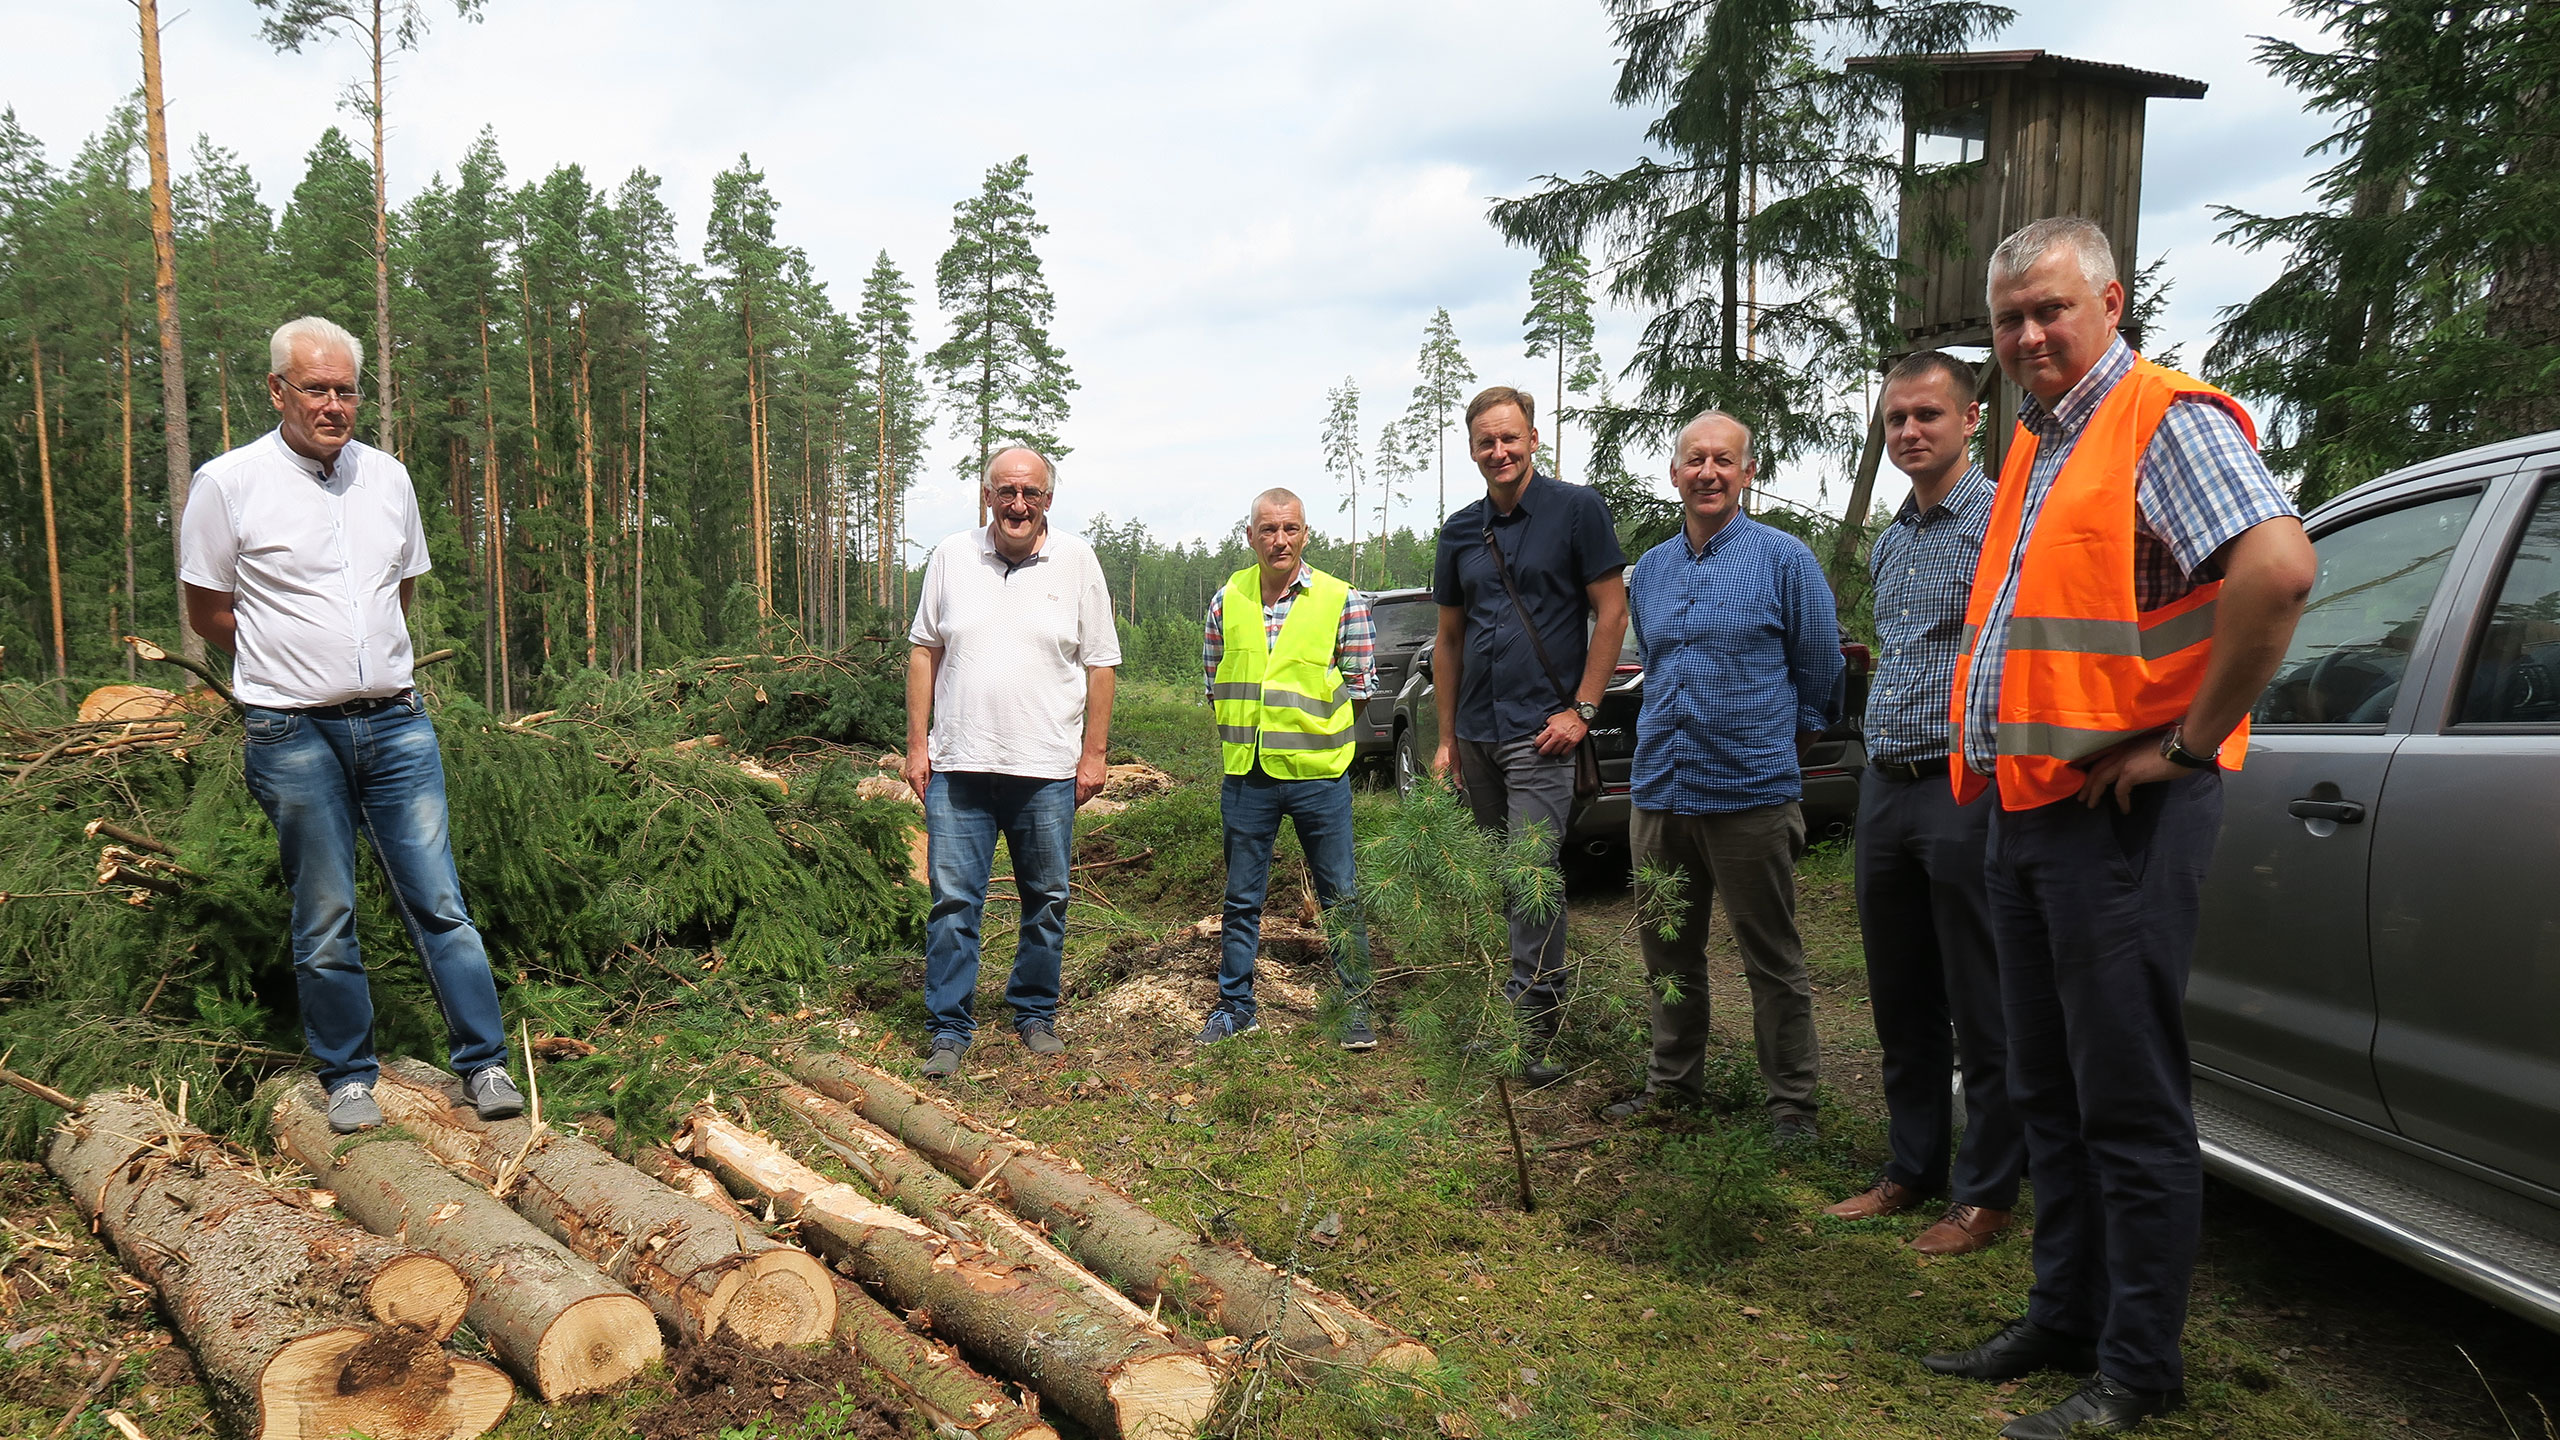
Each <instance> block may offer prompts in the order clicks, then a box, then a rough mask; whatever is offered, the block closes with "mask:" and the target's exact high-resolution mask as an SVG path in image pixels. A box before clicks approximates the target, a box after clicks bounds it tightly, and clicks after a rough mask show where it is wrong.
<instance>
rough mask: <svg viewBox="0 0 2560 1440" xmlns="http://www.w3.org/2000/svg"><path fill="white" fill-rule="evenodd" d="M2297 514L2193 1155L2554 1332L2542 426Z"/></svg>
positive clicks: (2555, 679) (2557, 898)
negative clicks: (2305, 552)
mask: <svg viewBox="0 0 2560 1440" xmlns="http://www.w3.org/2000/svg"><path fill="white" fill-rule="evenodd" d="M2306 523H2307V524H2308V526H2309V528H2310V531H2311V535H2312V539H2313V541H2314V543H2315V545H2316V546H2317V548H2318V551H2319V556H2320V571H2319V580H2318V583H2317V584H2316V586H2315V587H2314V589H2313V591H2312V595H2311V600H2310V604H2309V607H2308V608H2307V609H2306V610H2305V612H2304V614H2303V617H2302V623H2301V625H2300V627H2299V628H2298V629H2297V630H2296V631H2295V633H2294V638H2293V643H2292V646H2291V648H2290V649H2289V650H2288V652H2287V653H2286V655H2285V658H2284V661H2283V663H2282V664H2281V666H2279V668H2278V670H2277V672H2276V677H2275V680H2274V682H2273V683H2272V684H2271V685H2270V686H2269V687H2268V690H2267V693H2266V695H2265V697H2264V698H2263V700H2262V701H2261V702H2260V703H2259V705H2258V708H2257V710H2256V711H2255V713H2254V717H2253V719H2254V726H2255V729H2254V734H2253V735H2252V737H2251V740H2250V744H2249V754H2248V760H2247V763H2246V765H2245V767H2244V768H2242V769H2241V770H2239V771H2238V772H2236V773H2233V774H2230V775H2228V776H2226V777H2225V789H2224V819H2223V831H2222V840H2221V844H2220V846H2219V847H2218V848H2217V849H2216V851H2215V853H2214V864H2213V871H2212V874H2211V877H2210V878H2209V880H2208V881H2207V883H2206V886H2205V892H2204V916H2203V927H2202V931H2201V937H2200V941H2199V944H2198V947H2197V952H2196V958H2195V969H2194V975H2193V979H2192V982H2191V983H2190V985H2189V987H2188V991H2187V1027H2188V1034H2189V1037H2190V1040H2191V1042H2192V1046H2193V1056H2194V1062H2195V1077H2196V1119H2197V1124H2198V1128H2199V1129H2200V1131H2201V1132H2202V1137H2203V1142H2204V1154H2205V1163H2206V1166H2207V1168H2208V1169H2209V1170H2210V1171H2212V1172H2213V1173H2215V1174H2217V1175H2220V1176H2221V1177H2223V1178H2224V1179H2226V1180H2229V1181H2231V1182H2233V1183H2235V1184H2238V1185H2240V1186H2242V1187H2243V1188H2246V1189H2249V1190H2253V1191H2256V1192H2258V1193H2260V1194H2262V1195H2265V1196H2267V1197H2269V1198H2271V1199H2273V1200H2275V1201H2277V1202H2279V1203H2281V1204H2285V1205H2288V1206H2291V1207H2293V1208H2295V1209H2298V1210H2300V1211H2302V1212H2303V1213H2305V1214H2307V1215H2309V1216H2311V1217H2312V1218H2314V1219H2316V1220H2319V1221H2321V1222H2323V1223H2325V1224H2327V1225H2329V1226H2331V1227H2333V1228H2335V1229H2337V1230H2339V1231H2342V1232H2344V1233H2346V1234H2348V1235H2350V1236H2353V1237H2355V1238H2357V1239H2359V1240H2363V1241H2365V1242H2367V1243H2370V1244H2372V1245H2374V1246H2375V1247H2377V1248H2379V1249H2382V1250H2385V1251H2387V1252H2389V1253H2391V1254H2394V1255H2396V1256H2399V1257H2400V1258H2402V1259H2404V1260H2406V1261H2408V1262H2410V1263H2411V1264H2414V1265H2417V1266H2419V1267H2421V1268H2423V1269H2426V1270H2429V1271H2432V1272H2434V1273H2436V1274H2438V1275H2440V1276H2442V1277H2443V1278H2445V1279H2447V1280H2450V1281H2451V1282H2453V1283H2454V1284H2456V1285H2459V1286H2461V1287H2462V1288H2464V1289H2467V1290H2470V1291H2472V1292H2473V1293H2476V1294H2478V1295H2480V1296H2482V1297H2484V1298H2486V1299H2488V1300H2491V1301H2493V1302H2495V1303H2497V1304H2500V1305H2503V1306H2506V1307H2508V1308H2510V1309H2513V1310H2515V1311H2518V1312H2520V1313H2522V1314H2524V1315H2526V1316H2528V1317H2530V1318H2532V1319H2534V1320H2537V1321H2539V1322H2540V1323H2542V1324H2544V1325H2547V1326H2551V1327H2553V1328H2555V1329H2560V432H2555V433H2552V434H2546V435H2541V436H2537V437H2534V438H2532V439H2528V440H2518V441H2510V442H2506V443H2503V444H2499V445H2493V446H2488V447H2484V448H2482V449H2478V450H2473V451H2470V452H2467V453H2465V454H2461V455H2455V456H2450V457H2447V458H2445V459H2442V460H2435V461H2430V462H2428V463H2426V464H2423V465H2419V466H2415V467H2413V468H2411V469H2408V470H2405V471H2401V472H2399V473H2397V474H2394V475H2390V476H2386V477H2384V478H2382V479H2380V480H2376V481H2374V482H2373V483H2371V484H2369V485H2366V486H2364V487H2362V488H2360V489H2358V490H2356V491H2354V492H2353V493H2351V494H2349V495H2346V496H2343V497H2341V498H2340V499H2338V500H2335V501H2332V502H2331V503H2329V504H2327V505H2324V506H2322V507H2321V508H2320V509H2319V510H2317V511H2316V512H2314V513H2313V514H2312V515H2311V516H2310V517H2309V518H2308V520H2307V522H2306Z"/></svg>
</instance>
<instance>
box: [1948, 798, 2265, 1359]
mask: <svg viewBox="0 0 2560 1440" xmlns="http://www.w3.org/2000/svg"><path fill="white" fill-rule="evenodd" d="M2133 793H2134V808H2133V813H2131V814H2129V815H2128V814H2125V813H2123V812H2122V811H2119V810H2118V809H2117V808H2116V806H2115V803H2114V801H2113V800H2112V799H2110V800H2108V801H2106V802H2104V803H2102V804H2101V805H2099V806H2098V807H2097V808H2095V809H2091V808H2088V807H2085V806H2083V805H2081V804H2080V802H2079V801H2078V800H2076V799H2071V800H2061V801H2057V802H2055V803H2053V804H2051V805H2042V806H2038V807H2037V808H2035V809H2032V810H2017V811H2000V812H1998V813H1996V814H1994V815H1993V816H1992V819H1991V844H1990V856H1989V865H1988V868H1987V874H1988V875H1989V878H1990V883H1991V924H1992V933H1993V935H1994V937H1995V939H1996V942H1997V944H1998V946H1999V949H2000V995H2001V1000H2002V1005H2003V1009H2004V1011H2005V1013H2006V1015H2007V1018H2008V1022H2009V1099H2010V1103H2011V1104H2013V1105H2015V1106H2016V1107H2017V1109H2018V1114H2019V1117H2020V1118H2021V1119H2022V1120H2023V1121H2024V1122H2025V1124H2026V1131H2027V1178H2028V1179H2029V1180H2031V1181H2033V1182H2034V1184H2035V1187H2036V1231H2035V1267H2036V1283H2035V1289H2034V1290H2033V1291H2032V1292H2031V1293H2030V1294H2029V1295H2028V1297H2027V1318H2028V1319H2030V1320H2033V1321H2034V1322H2036V1323H2037V1324H2039V1325H2042V1326H2045V1327H2046V1328H2048V1329H2052V1330H2058V1331H2060V1332H2062V1333H2064V1334H2066V1335H2077V1336H2085V1337H2093V1338H2095V1339H2096V1341H2097V1342H2098V1368H2099V1369H2101V1370H2103V1371H2104V1372H2105V1373H2106V1374H2108V1375H2110V1376H2112V1377H2114V1378H2115V1379H2116V1380H2119V1381H2121V1382H2123V1383H2124V1384H2127V1385H2132V1386H2135V1387H2137V1388H2140V1389H2144V1390H2166V1389H2172V1388H2175V1387H2177V1386H2179V1385H2180V1384H2182V1383H2183V1380H2184V1374H2185V1371H2184V1366H2183V1363H2182V1361H2181V1358H2180V1356H2179V1353H2178V1336H2179V1333H2180V1332H2181V1331H2182V1330H2184V1329H2185V1328H2186V1321H2187V1285H2188V1281H2189V1278H2190V1276H2191V1275H2192V1274H2193V1272H2194V1270H2195V1262H2196V1244H2197V1240H2198V1238H2199V1234H2200V1231H2201V1229H2202V1226H2203V1220H2204V1170H2203V1165H2202V1163H2201V1159H2200V1157H2199V1156H2198V1154H2197V1150H2196V1120H2195V1109H2194V1104H2193V1100H2192V1097H2191V1093H2190V1089H2189V1074H2188V1070H2187V1030H2186V1016H2185V1010H2184V1006H2185V1001H2186V993H2187V968H2188V965H2189V963H2190V962H2191V961H2192V960H2193V959H2194V955H2195V940H2196V916H2197V896H2198V894H2199V892H2201V891H2202V890H2203V888H2204V877H2205V869H2206V867H2207V865H2208V864H2209V863H2210V862H2211V860H2212V858H2213V843H2214V839H2215V836H2216V835H2217V834H2218V833H2219V832H2220V830H2221V826H2222V776H2221V775H2220V773H2219V772H2216V771H2210V770H2207V771H2200V772H2198V773H2196V774H2194V775H2189V776H2183V777H2180V778H2179V779H2175V780H2167V781H2162V782H2160V783H2158V784H2154V785H2145V786H2142V787H2141V788H2139V789H2137V790H2135V791H2134V792H2133Z"/></svg>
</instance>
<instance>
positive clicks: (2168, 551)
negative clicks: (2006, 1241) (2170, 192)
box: [1922, 217, 2318, 1440]
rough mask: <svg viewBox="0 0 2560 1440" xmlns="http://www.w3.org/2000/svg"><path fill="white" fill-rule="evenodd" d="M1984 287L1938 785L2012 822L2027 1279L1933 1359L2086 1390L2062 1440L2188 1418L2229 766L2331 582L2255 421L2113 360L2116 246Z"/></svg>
mask: <svg viewBox="0 0 2560 1440" xmlns="http://www.w3.org/2000/svg"><path fill="white" fill-rule="evenodd" d="M1990 268H1991V274H1990V285H1989V290H1990V297H1989V298H1990V302H1991V306H1990V308H1991V339H1992V349H1993V351H1994V352H1995V353H1996V354H1998V356H1999V358H2000V366H2001V368H2002V369H2003V370H2005V371H2006V372H2007V373H2008V376H2009V378H2010V379H2011V380H2012V381H2014V382H2016V384H2017V385H2018V387H2019V388H2020V389H2022V390H2024V391H2026V392H2027V393H2026V399H2025V400H2024V401H2023V402H2021V404H2020V406H2019V412H2018V431H2017V438H2016V441H2015V443H2013V444H2012V446H2011V447H2010V450H2009V456H2008V460H2007V462H2006V463H2005V465H2004V466H2003V469H2002V473H2001V476H2000V485H1999V489H1998V490H1997V491H1996V492H1995V496H1994V499H1993V502H1992V508H1991V515H1990V519H1989V522H1988V525H1987V528H1986V530H1985V532H1984V536H1983V542H1982V555H1981V559H1980V561H1979V563H1978V567H1977V568H1976V570H1975V572H1974V578H1973V587H1972V595H1971V599H1970V601H1969V602H1968V603H1967V605H1966V607H1965V626H1964V632H1963V635H1964V639H1963V644H1962V648H1960V649H1959V651H1958V653H1957V657H1956V670H1955V677H1954V684H1953V691H1952V699H1951V706H1950V715H1949V718H1950V720H1951V721H1952V722H1953V726H1954V731H1955V734H1954V743H1953V746H1952V755H1953V757H1954V761H1955V763H1952V764H1951V765H1950V767H1949V770H1948V774H1949V776H1950V779H1951V781H1952V783H1953V786H1954V789H1955V794H1956V798H1957V800H1958V801H1960V802H1961V801H1965V800H1969V799H1971V798H1972V797H1973V796H1975V795H1978V794H1981V793H1983V792H1984V791H1985V790H1986V789H1989V790H1991V791H1993V792H1994V793H1995V794H1996V795H1997V796H1998V799H1999V805H1998V808H1997V809H1995V810H1993V811H1992V814H1991V830H1990V838H1989V840H1988V842H1987V854H1986V861H1985V864H1986V879H1987V881H1988V886H1989V892H1990V897H1991V931H1992V944H1993V947H1994V949H1995V950H1996V951H1997V953H1998V957H1999V964H2000V998H2001V1009H2002V1012H2003V1018H2004V1020H2005V1023H2006V1026H2007V1030H2008V1042H2009V1076H2008V1078H2009V1099H2010V1103H2011V1104H2012V1105H2013V1106H2014V1107H2015V1108H2016V1110H2017V1113H2018V1117H2019V1119H2020V1121H2021V1122H2022V1123H2023V1124H2024V1126H2025V1129H2026V1138H2027V1176H2028V1178H2029V1180H2031V1181H2032V1182H2033V1183H2034V1185H2035V1192H2036V1225H2035V1269H2036V1281H2035V1287H2034V1289H2032V1290H2031V1291H2029V1292H2028V1295H2027V1313H2026V1315H2025V1317H2024V1318H2022V1319H2020V1320H2017V1321H2014V1322H2012V1323H2011V1324H2010V1325H2008V1326H2007V1327H2006V1328H2004V1329H2002V1330H2001V1331H2000V1333H1999V1334H1997V1335H1994V1336H1992V1337H1991V1338H1990V1339H1988V1340H1986V1341H1984V1342H1983V1343H1982V1344H1980V1345H1978V1346H1975V1347H1974V1348H1973V1349H1970V1350H1965V1351H1961V1352H1957V1353H1953V1354H1944V1355H1930V1356H1926V1357H1924V1359H1923V1361H1922V1363H1923V1364H1925V1365H1927V1366H1928V1367H1929V1368H1930V1369H1932V1370H1936V1371H1938V1372H1940V1373H1941V1374H1949V1375H1963V1376H1967V1377H1970V1378H1973V1379H1977V1380H1995V1381H1996V1380H2014V1379H2016V1378H2018V1377H2019V1376H2022V1375H2025V1374H2027V1373H2028V1372H2030V1371H2033V1370H2040V1369H2056V1370H2063V1371H2067V1372H2071V1373H2075V1374H2082V1375H2089V1377H2090V1378H2089V1380H2088V1382H2087V1383H2086V1384H2084V1385H2083V1386H2081V1388H2080V1390H2079V1391H2078V1392H2077V1393H2076V1394H2074V1395H2072V1396H2071V1398H2070V1399H2068V1400H2065V1401H2063V1402H2062V1403H2061V1404H2060V1405H2057V1406H2055V1407H2053V1408H2052V1409H2049V1410H2044V1411H2040V1412H2038V1413H2036V1414H2033V1415H2024V1416H2020V1417H2019V1418H2018V1419H2016V1420H2013V1421H2011V1422H2009V1424H2008V1426H2007V1427H2006V1428H2004V1429H2003V1430H2002V1431H2001V1432H2000V1433H2001V1434H2002V1435H2004V1436H2007V1437H2010V1440H2058V1437H2060V1436H2063V1435H2065V1434H2070V1433H2076V1432H2078V1431H2081V1430H2088V1431H2092V1432H2097V1433H2111V1432H2114V1431H2119V1430H2125V1429H2130V1428H2132V1427H2133V1426H2135V1425H2139V1424H2141V1423H2142V1422H2143V1421H2144V1420H2146V1419H2148V1418H2150V1417H2152V1416H2154V1415H2159V1414H2163V1413H2165V1412H2168V1411H2171V1410H2175V1409H2177V1408H2178V1407H2179V1406H2181V1405H2182V1404H2184V1403H2185V1394H2184V1388H2183V1387H2184V1383H2185V1375H2184V1366H2183V1363H2182V1358H2181V1356H2180V1354H2179V1335H2180V1333H2181V1332H2182V1331H2183V1330H2184V1329H2185V1326H2186V1314H2187V1287H2188V1284H2189V1281H2190V1279H2191V1277H2192V1275H2193V1273H2194V1270H2195V1259H2196V1246H2197V1242H2198V1240H2199V1238H2200V1236H2201V1232H2202V1227H2203V1218H2204V1216H2203V1211H2204V1177H2203V1167H2202V1163H2201V1157H2200V1155H2199V1153H2198V1149H2197V1142H2196V1123H2195V1110H2194V1104H2193V1101H2192V1099H2191V1096H2190V1092H2189V1085H2190V1075H2189V1070H2188V1060H2187V1034H2186V1025H2185V1016H2184V1011H2183V1002H2184V999H2185V996H2186V989H2187V969H2188V964H2189V962H2190V960H2192V958H2193V957H2194V953H2195V939H2196V922H2197V916H2198V899H2199V894H2200V892H2201V890H2202V889H2203V885H2204V876H2205V871H2206V869H2207V868H2208V866H2209V865H2210V863H2211V861H2212V858H2213V845H2214V841H2215V838H2216V837H2217V836H2218V835H2219V833H2220V831H2221V825H2222V767H2224V766H2226V765H2228V766H2232V767H2235V768H2236V767H2237V766H2238V765H2239V764H2240V761H2241V756H2242V755H2243V753H2244V752H2245V751H2246V750H2247V748H2248V728H2247V721H2248V716H2249V710H2250V707H2251V706H2253V705H2254V704H2256V703H2257V699H2258V695H2259V692H2260V691H2261V690H2263V689H2265V688H2266V683H2267V678H2268V677H2269V676H2270V675H2272V674H2274V673H2275V667H2276V664H2277V662H2278V661H2279V660H2280V659H2282V658H2283V655H2284V649H2285V643H2286V641H2287V640H2288V639H2290V638H2291V636H2292V634H2293V626H2294V622H2295V621H2296V620H2297V619H2298V618H2300V616H2301V614H2302V606H2303V602H2304V600H2305V599H2306V598H2307V597H2308V596H2309V594H2310V592H2311V585H2312V582H2313V580H2314V579H2315V578H2316V576H2317V570H2318V562H2317V559H2316V557H2315V556H2314V555H2313V553H2312V549H2311V543H2310V541H2309V540H2308V539H2307V538H2305V537H2304V535H2303V532H2302V522H2301V521H2300V520H2299V519H2297V518H2296V517H2295V515H2294V510H2293V504H2292V502H2291V501H2290V500H2288V499H2287V498H2286V497H2285V494H2284V491H2283V490H2282V489H2281V488H2279V487H2278V486H2277V485H2276V483H2275V481H2274V480H2273V479H2271V478H2270V477H2269V476H2268V474H2267V470H2266V467H2265V466H2264V465H2263V464H2261V463H2260V462H2259V459H2258V451H2257V437H2256V433H2255V431H2254V429H2253V428H2252V425H2251V422H2250V420H2249V415H2248V412H2247V411H2245V410H2243V409H2242V408H2241V407H2240V405H2239V402H2237V401H2235V400H2233V399H2232V398H2231V397H2230V396H2228V395H2225V394H2223V393H2222V392H2221V391H2219V390H2216V389H2214V388H2213V387H2212V386H2210V385H2207V384H2205V383H2204V382H2203V381H2201V380H2196V379H2192V378H2190V377H2188V376H2185V375H2181V374H2179V373H2177V372H2176V371H2174V370H2168V369H2164V368H2162V367H2161V366H2159V365H2155V364H2153V363H2152V362H2150V361H2148V360H2145V359H2143V358H2142V357H2140V356H2138V355H2136V354H2134V352H2133V350H2132V348H2131V347H2130V346H2128V345H2126V344H2125V342H2124V341H2123V339H2122V338H2120V337H2119V336H2118V335H2117V334H2116V327H2117V325H2118V324H2119V323H2120V322H2121V321H2122V320H2123V318H2124V286H2123V285H2122V284H2121V283H2120V282H2119V281H2118V279H2117V276H2116V259H2115V250H2114V247H2113V245H2111V244H2110V243H2109V242H2108V240H2107V237H2106V235H2105V233H2104V232H2102V231H2101V230H2099V228H2098V227H2097V226H2096V225H2094V224H2091V223H2090V222H2089V221H2087V220H2082V219H2079V218H2076V217H2066V218H2058V219H2049V220H2038V221H2035V222H2034V223H2032V224H2030V225H2027V226H2026V227H2024V228H2023V229H2021V230H2019V231H2018V232H2017V233H2016V234H2014V235H2011V236H2010V237H2009V238H2008V239H2006V240H2004V241H2002V242H2001V243H2000V247H1999V248H1998V249H1997V250H1995V251H1993V252H1992V256H1991V267H1990ZM2092 1371H2095V1372H2096V1373H2095V1374H2091V1373H2090V1372H2092Z"/></svg>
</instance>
